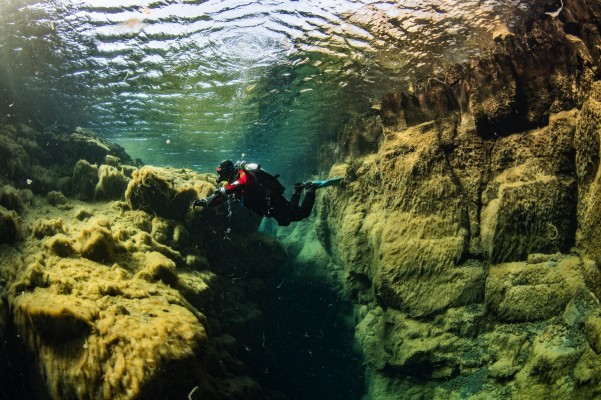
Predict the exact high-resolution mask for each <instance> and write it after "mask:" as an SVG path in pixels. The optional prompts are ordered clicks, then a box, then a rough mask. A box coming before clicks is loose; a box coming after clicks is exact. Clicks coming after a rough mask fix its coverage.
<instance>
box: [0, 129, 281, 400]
mask: <svg viewBox="0 0 601 400" xmlns="http://www.w3.org/2000/svg"><path fill="white" fill-rule="evenodd" d="M67 137H69V138H70V139H68V140H67V141H71V142H73V141H74V139H73V136H69V135H67ZM48 138H49V139H47V138H46V136H45V135H44V134H41V133H38V132H35V131H33V130H31V129H30V128H27V127H25V126H2V127H0V144H1V145H2V146H4V147H3V149H10V150H11V151H13V153H11V158H8V159H7V158H4V157H2V159H1V160H2V165H0V176H1V178H0V179H1V180H2V183H3V184H4V185H3V186H2V187H1V188H0V342H2V343H3V344H2V345H1V346H0V350H1V351H2V353H3V357H2V360H0V371H8V370H11V371H12V372H11V374H7V375H6V376H15V377H18V379H15V380H14V381H7V380H4V379H3V380H2V383H1V384H0V397H3V396H6V398H11V399H18V398H42V399H45V398H52V399H92V398H94V399H134V398H139V399H163V398H181V399H184V398H189V399H198V398H202V399H215V400H217V399H220V400H221V399H223V400H227V399H241V398H252V399H267V398H276V397H277V394H275V393H270V392H269V390H268V389H266V388H261V387H260V385H259V384H258V382H257V377H258V375H259V374H260V372H258V371H260V368H259V367H260V366H259V367H257V366H253V368H251V367H249V365H250V364H249V363H252V362H254V363H255V364H257V363H259V364H260V362H261V360H262V359H263V357H264V352H265V346H264V343H263V341H264V328H263V321H262V318H263V317H262V311H261V307H260V304H261V302H263V301H264V298H263V297H264V293H265V285H264V283H263V278H265V277H266V276H268V275H269V274H271V273H273V272H274V271H276V270H277V269H278V268H279V267H280V266H281V265H282V264H283V263H284V260H285V258H286V254H285V251H284V249H283V247H282V246H281V245H280V244H279V243H278V242H276V241H275V240H274V239H273V238H271V237H268V236H266V235H263V234H260V233H258V232H257V231H256V228H257V226H258V223H259V219H258V218H254V217H252V216H250V215H248V214H247V213H245V212H244V211H242V210H241V209H240V208H235V209H234V208H233V207H232V209H231V210H230V209H228V206H227V205H224V206H223V207H221V208H215V209H207V210H204V211H201V210H199V209H196V210H192V209H191V208H190V205H191V202H192V201H193V200H195V199H196V198H198V197H204V196H206V195H208V194H209V193H211V192H212V191H213V190H214V189H215V185H216V177H215V176H214V175H211V174H199V173H196V172H193V171H191V170H186V169H177V170H176V169H170V168H158V167H150V166H145V167H141V168H136V167H134V166H132V165H131V164H129V161H130V160H129V159H128V157H127V156H126V155H125V156H124V155H123V154H124V153H120V150H119V148H116V147H115V148H114V149H113V150H116V151H113V150H111V147H110V146H109V145H108V144H107V143H105V142H103V141H102V140H100V139H97V138H96V139H93V140H92V139H91V137H89V136H86V138H87V139H85V140H83V139H82V143H83V144H81V146H80V147H81V148H80V149H79V150H78V146H77V145H75V144H73V143H72V144H71V145H72V146H73V147H72V149H73V157H70V156H65V157H64V158H61V157H59V156H58V155H56V154H52V152H53V151H56V149H55V150H48V157H49V158H48V159H45V158H44V157H45V156H44V157H43V154H45V153H44V152H46V150H41V149H43V148H44V144H43V143H45V141H46V140H54V139H52V138H53V136H52V135H49V136H48ZM90 140H92V142H93V146H96V147H94V148H97V150H98V149H100V150H98V151H96V150H95V151H93V152H89V151H87V150H86V149H89V143H90V142H89V141H90ZM36 149H40V150H39V153H36V151H37V150H36ZM1 151H4V150H1ZM3 154H5V153H3ZM77 154H80V155H81V156H82V157H86V156H88V155H90V154H95V156H90V157H89V158H88V159H83V158H82V159H77V158H76V155H77ZM115 154H119V156H117V155H115ZM19 155H21V156H22V158H20V159H19V158H18V157H17V156H19ZM51 157H55V158H54V159H52V160H50V159H51ZM41 170H45V171H46V172H48V171H50V173H49V174H48V173H46V172H45V173H44V175H37V172H38V171H41ZM61 178H65V179H61ZM38 181H43V182H44V185H41V184H40V185H34V182H38ZM32 191H33V192H32ZM230 212H231V213H232V214H233V215H232V216H231V220H229V219H228V214H229V213H230ZM228 221H229V222H228ZM232 221H233V222H232ZM250 254H253V257H250ZM255 255H256V257H255ZM249 260H251V261H249ZM7 343H11V344H14V343H16V344H18V346H14V347H11V346H9V345H7ZM5 354H6V357H4V355H5ZM15 360H21V361H20V362H16V361H15ZM255 367H256V368H255ZM17 385H18V386H19V387H18V388H17V387H16V386H17ZM23 387H25V388H27V390H26V391H23V390H22V388H23ZM19 396H22V397H19Z"/></svg>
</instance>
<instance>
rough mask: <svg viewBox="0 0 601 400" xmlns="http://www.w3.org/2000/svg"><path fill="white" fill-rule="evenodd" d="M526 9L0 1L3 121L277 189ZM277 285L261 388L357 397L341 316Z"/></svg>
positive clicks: (335, 305) (327, 296)
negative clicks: (252, 177) (258, 173)
mask: <svg viewBox="0 0 601 400" xmlns="http://www.w3.org/2000/svg"><path fill="white" fill-rule="evenodd" d="M528 12H529V5H528V4H525V3H524V2H522V1H518V0H511V1H496V0H489V1H476V0H468V1H465V0H452V1H445V2H439V1H434V0H422V1H409V2H400V1H386V0H382V1H368V0H347V1H318V0H314V1H313V0H311V1H302V2H301V1H283V0H281V1H278V0H271V1H265V0H262V1H251V0H248V1H239V0H227V1H200V0H198V1H194V0H164V1H145V0H125V1H110V0H72V1H66V0H1V2H0V123H25V124H28V125H30V126H33V127H34V128H36V129H37V130H39V131H42V132H43V131H51V130H53V131H59V132H61V131H64V132H71V131H72V130H73V129H74V128H75V127H77V126H81V127H85V128H88V129H90V130H92V131H94V132H96V133H98V134H100V135H102V136H103V137H105V138H107V139H108V140H111V141H114V142H116V143H118V144H120V145H121V146H123V147H124V148H125V149H126V151H127V152H128V153H129V154H130V155H131V156H132V157H133V158H140V159H141V160H142V161H143V162H144V163H146V164H155V165H168V166H175V167H188V168H193V169H195V170H199V171H203V172H204V171H213V168H214V166H215V165H216V164H218V163H219V162H220V161H221V160H222V159H225V158H231V159H234V160H235V159H239V158H241V157H244V158H246V159H247V160H249V161H255V162H258V163H260V164H261V165H262V166H263V167H264V168H265V169H267V170H268V171H270V172H273V173H279V174H281V175H282V177H283V181H284V183H285V184H286V185H287V186H289V185H291V183H292V182H296V181H301V180H305V179H307V178H310V177H312V176H315V175H317V174H319V173H320V170H319V166H318V165H317V157H318V154H319V152H320V150H321V149H322V148H323V147H324V146H335V144H336V138H337V135H338V133H339V132H340V130H341V129H342V127H343V126H344V123H345V122H346V121H347V120H348V119H349V118H350V117H352V116H353V115H355V114H358V113H365V112H369V111H370V110H371V109H372V108H377V106H378V103H379V101H380V99H381V96H382V95H384V94H386V93H390V92H394V91H397V90H399V89H401V88H408V87H409V86H410V85H411V82H413V81H415V80H418V79H420V78H424V77H427V76H435V75H437V74H439V73H441V72H442V71H444V69H445V68H446V67H447V66H448V65H450V64H454V63H458V62H463V61H465V60H468V59H469V58H470V57H471V56H474V55H478V54H480V53H481V52H484V51H486V49H487V48H488V47H489V46H490V45H491V44H492V41H493V40H492V39H493V31H494V30H495V29H501V28H505V29H507V28H516V29H519V26H520V24H521V21H522V20H523V19H524V17H525V16H526V15H528ZM0 156H1V155H0ZM332 161H333V160H332ZM317 267H318V266H317ZM282 274H283V275H281V276H277V277H274V282H275V283H274V285H276V286H275V287H271V292H270V293H271V294H270V304H269V307H268V311H267V317H268V318H267V321H268V327H267V332H266V335H267V338H266V339H268V343H269V345H270V346H271V348H270V351H271V354H272V355H273V357H274V358H273V360H272V361H270V362H269V363H268V364H266V365H265V366H264V368H266V369H267V370H270V371H271V372H270V373H265V374H264V375H265V376H264V377H263V379H264V383H265V384H266V385H267V386H270V387H274V388H276V389H278V390H280V391H283V392H285V393H286V395H287V396H288V397H289V398H290V399H310V398H313V399H326V398H329V399H359V398H360V397H361V396H362V395H363V393H364V387H363V376H362V366H361V360H360V357H359V356H358V355H357V354H355V353H354V352H353V350H352V345H353V343H352V342H353V327H352V326H351V325H352V324H349V321H348V317H350V315H351V314H352V309H351V305H350V304H349V303H347V302H346V301H345V300H344V299H341V298H339V294H338V292H337V291H336V290H335V289H334V288H331V287H327V286H325V285H324V284H323V283H321V282H315V281H310V280H303V279H302V278H301V279H292V278H291V277H290V276H287V275H286V272H285V271H284V272H282ZM282 281H286V286H285V291H283V290H280V288H278V287H277V284H279V282H282ZM316 310H318V312H316ZM345 316H346V317H347V318H345ZM259 374H260V373H259Z"/></svg>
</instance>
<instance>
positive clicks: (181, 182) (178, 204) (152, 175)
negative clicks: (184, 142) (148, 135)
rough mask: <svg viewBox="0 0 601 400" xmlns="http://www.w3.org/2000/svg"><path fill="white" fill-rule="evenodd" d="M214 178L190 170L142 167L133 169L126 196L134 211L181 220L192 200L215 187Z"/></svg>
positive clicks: (203, 195) (206, 193)
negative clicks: (139, 210)
mask: <svg viewBox="0 0 601 400" xmlns="http://www.w3.org/2000/svg"><path fill="white" fill-rule="evenodd" d="M215 183H216V182H215V178H214V177H209V176H208V175H202V174H199V173H196V172H193V171H191V170H185V169H180V170H176V169H171V168H155V167H143V168H140V169H139V170H137V171H135V172H134V174H133V177H132V180H131V182H130V183H129V184H128V186H127V191H126V192H125V198H126V200H127V203H128V204H129V206H130V207H131V208H132V209H134V210H138V209H141V210H144V211H147V212H149V213H155V214H157V215H159V216H162V217H166V218H172V219H182V218H183V217H184V216H185V215H186V213H187V212H188V210H189V209H190V206H191V204H192V202H193V201H194V200H196V199H197V198H198V197H205V196H207V195H208V194H209V193H210V191H211V190H212V189H214V187H215V186H214V185H215Z"/></svg>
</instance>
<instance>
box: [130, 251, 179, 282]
mask: <svg viewBox="0 0 601 400" xmlns="http://www.w3.org/2000/svg"><path fill="white" fill-rule="evenodd" d="M145 256H146V261H145V267H144V269H143V270H142V271H140V273H139V275H138V277H140V278H143V279H148V280H149V281H152V282H155V281H162V282H163V283H165V284H167V285H171V284H174V283H175V282H177V272H176V264H175V262H174V261H173V260H171V259H170V258H167V257H166V256H164V255H163V254H161V253H159V252H158V251H152V252H150V253H146V255H145Z"/></svg>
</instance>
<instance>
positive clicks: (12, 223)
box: [0, 206, 21, 244]
mask: <svg viewBox="0 0 601 400" xmlns="http://www.w3.org/2000/svg"><path fill="white" fill-rule="evenodd" d="M20 234H21V218H19V216H18V215H17V213H16V212H15V211H13V210H10V211H9V210H7V209H6V208H4V207H2V206H0V244H2V243H8V244H12V243H15V242H17V241H18V240H19V238H20Z"/></svg>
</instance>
